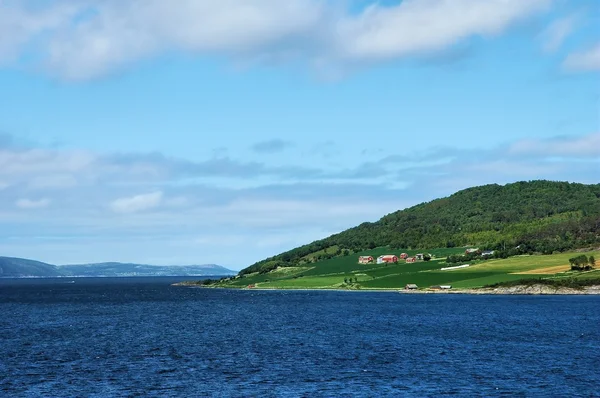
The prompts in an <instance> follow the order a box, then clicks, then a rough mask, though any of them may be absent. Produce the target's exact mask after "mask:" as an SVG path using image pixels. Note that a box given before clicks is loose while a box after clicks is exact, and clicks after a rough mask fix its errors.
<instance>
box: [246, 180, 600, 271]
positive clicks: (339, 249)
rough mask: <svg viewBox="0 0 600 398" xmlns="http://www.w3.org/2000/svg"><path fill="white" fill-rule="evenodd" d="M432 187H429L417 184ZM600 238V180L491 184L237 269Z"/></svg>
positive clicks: (550, 246) (561, 245) (536, 248)
mask: <svg viewBox="0 0 600 398" xmlns="http://www.w3.org/2000/svg"><path fill="white" fill-rule="evenodd" d="M416 189H427V187H422V188H416ZM598 244H600V184H593V185H584V184H576V183H568V182H554V181H529V182H516V183H512V184H507V185H504V186H501V185H497V184H492V185H484V186H480V187H474V188H469V189H465V190H462V191H459V192H457V193H455V194H453V195H451V196H449V197H446V198H442V199H436V200H433V201H431V202H427V203H422V204H419V205H416V206H413V207H411V208H408V209H405V210H401V211H397V212H395V213H392V214H388V215H386V216H385V217H383V218H381V219H380V220H379V221H377V222H374V223H369V222H366V223H363V224H361V225H359V226H357V227H354V228H351V229H348V230H346V231H343V232H341V233H338V234H335V235H332V236H330V237H328V238H325V239H321V240H318V241H315V242H312V243H310V244H307V245H304V246H300V247H298V248H296V249H293V250H290V251H287V252H284V253H281V254H279V255H276V256H273V257H270V258H267V259H265V260H262V261H259V262H257V263H255V264H253V265H251V266H250V267H248V268H246V269H244V270H242V271H240V274H241V275H244V274H248V273H252V272H268V271H270V270H273V269H275V268H277V267H282V266H285V267H296V266H303V265H305V264H313V263H317V266H318V262H319V261H321V260H326V259H330V258H333V257H340V256H344V255H348V254H350V253H356V252H360V251H362V250H366V249H373V248H375V247H384V246H389V247H390V248H404V249H432V248H444V247H445V248H452V247H462V246H468V245H477V246H479V247H481V248H482V249H492V250H507V249H510V248H515V247H517V246H519V250H520V251H521V252H528V253H532V252H539V253H544V254H550V253H552V252H562V251H566V250H570V249H574V248H579V247H584V246H590V245H598Z"/></svg>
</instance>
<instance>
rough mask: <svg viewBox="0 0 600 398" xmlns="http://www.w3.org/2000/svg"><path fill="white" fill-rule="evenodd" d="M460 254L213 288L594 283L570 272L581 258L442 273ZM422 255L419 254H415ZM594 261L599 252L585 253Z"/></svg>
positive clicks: (496, 262)
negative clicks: (571, 262) (523, 281)
mask: <svg viewBox="0 0 600 398" xmlns="http://www.w3.org/2000/svg"><path fill="white" fill-rule="evenodd" d="M464 250H465V249H464V248H453V249H438V250H428V251H426V252H427V253H431V254H433V255H435V258H434V259H433V260H431V261H427V262H426V261H420V262H417V263H410V264H408V263H405V262H404V261H403V260H400V262H399V263H398V264H358V257H359V256H361V255H370V256H373V257H374V258H376V257H378V256H380V255H382V254H400V253H401V252H406V253H408V254H409V255H410V256H413V255H414V254H416V253H417V251H414V250H411V251H402V250H393V251H392V250H390V249H389V248H377V249H373V250H368V251H364V252H361V253H354V254H352V255H349V256H344V257H337V258H333V259H329V260H325V261H321V262H318V263H314V264H312V266H311V267H299V268H296V269H294V268H285V269H277V270H274V271H271V272H268V273H265V274H249V275H245V276H243V277H237V278H235V279H233V280H229V281H224V282H221V283H218V284H217V285H216V286H219V287H238V288H245V287H249V286H251V287H253V288H265V289H364V290H368V289H401V288H404V286H405V285H407V284H416V285H417V286H418V287H419V288H429V287H431V286H435V285H452V287H453V288H455V289H461V288H464V289H466V288H477V287H483V286H486V285H490V284H494V283H498V282H508V281H515V280H519V279H531V278H538V277H539V278H563V277H575V278H597V277H600V272H599V271H598V270H594V271H588V272H573V271H570V266H569V259H570V258H572V257H574V256H577V255H579V254H581V253H574V252H570V253H560V254H552V255H524V256H515V257H510V258H507V259H490V260H485V261H481V260H480V261H476V262H473V264H470V266H469V267H467V268H460V269H455V270H445V271H442V270H441V268H444V267H448V266H449V265H458V264H447V263H446V262H445V261H444V259H445V257H446V256H447V255H450V254H457V253H461V252H463V251H464ZM419 252H422V251H419ZM583 254H586V255H587V256H590V255H593V256H594V257H595V258H599V259H600V251H589V252H585V253H583Z"/></svg>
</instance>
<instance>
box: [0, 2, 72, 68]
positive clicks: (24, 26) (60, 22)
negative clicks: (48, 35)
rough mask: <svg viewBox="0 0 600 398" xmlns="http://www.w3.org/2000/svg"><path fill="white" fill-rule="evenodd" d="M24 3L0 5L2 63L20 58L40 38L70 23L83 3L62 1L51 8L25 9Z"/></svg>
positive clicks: (0, 54)
mask: <svg viewBox="0 0 600 398" xmlns="http://www.w3.org/2000/svg"><path fill="white" fill-rule="evenodd" d="M24 3H25V1H18V0H16V1H15V0H6V1H3V2H0V62H6V61H8V60H11V59H14V58H17V57H18V56H19V54H20V53H22V52H23V51H24V47H25V46H26V45H27V44H28V43H29V42H30V41H31V40H34V39H35V38H36V37H38V35H40V34H42V33H44V32H47V31H50V30H55V29H59V28H61V27H64V26H65V25H68V24H69V21H70V20H71V19H72V18H73V17H74V16H75V15H76V14H77V11H78V10H79V9H80V8H81V5H82V4H83V2H82V4H77V3H73V2H60V3H56V4H53V6H52V7H49V8H46V9H42V8H39V7H36V9H35V10H31V9H25V8H24V7H23V4H24Z"/></svg>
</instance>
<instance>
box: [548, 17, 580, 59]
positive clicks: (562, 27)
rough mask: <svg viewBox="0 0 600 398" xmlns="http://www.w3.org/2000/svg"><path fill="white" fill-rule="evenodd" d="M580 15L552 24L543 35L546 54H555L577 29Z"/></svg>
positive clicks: (558, 20) (560, 19)
mask: <svg viewBox="0 0 600 398" xmlns="http://www.w3.org/2000/svg"><path fill="white" fill-rule="evenodd" d="M578 19H579V16H578V15H569V16H567V17H564V18H559V19H557V20H556V21H554V22H552V23H551V24H550V26H548V27H547V28H546V29H545V30H544V31H543V32H542V34H541V39H542V48H543V50H544V51H545V52H554V51H556V50H558V49H559V48H560V46H561V45H562V44H563V43H564V41H565V40H566V39H567V38H568V37H569V35H570V34H571V33H572V32H573V30H574V29H575V26H576V23H577V21H578Z"/></svg>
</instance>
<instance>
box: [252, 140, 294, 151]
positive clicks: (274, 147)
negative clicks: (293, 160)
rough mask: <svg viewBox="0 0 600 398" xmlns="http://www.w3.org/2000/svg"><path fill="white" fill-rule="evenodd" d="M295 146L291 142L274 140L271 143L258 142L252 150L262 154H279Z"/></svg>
mask: <svg viewBox="0 0 600 398" xmlns="http://www.w3.org/2000/svg"><path fill="white" fill-rule="evenodd" d="M292 146H293V144H292V143H291V142H289V141H285V140H281V139H272V140H269V141H261V142H257V143H256V144H254V145H253V146H252V150H253V151H254V152H257V153H261V154H269V153H278V152H282V151H284V150H285V149H287V148H290V147H292Z"/></svg>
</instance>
